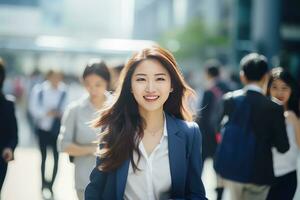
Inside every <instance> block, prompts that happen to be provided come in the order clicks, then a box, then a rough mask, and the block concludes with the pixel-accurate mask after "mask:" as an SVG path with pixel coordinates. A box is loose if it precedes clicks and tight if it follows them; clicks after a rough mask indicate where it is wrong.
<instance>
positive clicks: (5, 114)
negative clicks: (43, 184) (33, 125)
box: [0, 58, 18, 198]
mask: <svg viewBox="0 0 300 200" xmlns="http://www.w3.org/2000/svg"><path fill="white" fill-rule="evenodd" d="M4 80H5V67H4V62H3V60H2V59H1V58H0V113H1V115H0V153H1V154H0V156H1V157H0V198H1V190H2V185H3V182H4V180H5V176H6V172H7V165H8V162H9V161H11V160H13V159H14V150H15V148H16V146H17V143H18V126H17V120H16V116H15V106H14V98H13V97H12V96H8V95H7V96H5V95H4V94H3V92H2V88H3V83H4Z"/></svg>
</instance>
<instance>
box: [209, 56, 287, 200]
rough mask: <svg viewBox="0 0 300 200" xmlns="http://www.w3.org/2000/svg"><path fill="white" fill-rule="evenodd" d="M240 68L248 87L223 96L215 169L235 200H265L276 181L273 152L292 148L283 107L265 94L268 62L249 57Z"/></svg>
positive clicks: (242, 79)
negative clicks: (219, 141) (221, 126)
mask: <svg viewBox="0 0 300 200" xmlns="http://www.w3.org/2000/svg"><path fill="white" fill-rule="evenodd" d="M240 65H241V71H240V78H241V81H242V82H243V84H244V85H245V87H244V89H242V90H237V91H233V92H230V93H227V94H226V95H224V98H223V99H224V101H223V108H224V110H223V114H222V116H223V120H222V122H223V123H224V126H223V128H222V130H221V133H222V140H221V143H220V145H219V146H218V148H217V151H216V157H215V163H214V167H215V170H216V172H217V173H218V174H219V175H221V176H222V177H223V178H224V180H225V187H228V189H229V191H230V193H231V199H232V200H250V199H255V200H264V199H266V197H267V195H268V192H269V189H270V185H271V184H272V181H273V179H274V172H273V158H272V152H271V149H272V147H275V148H276V149H277V150H278V151H279V152H281V153H284V152H286V151H287V150H288V149H289V142H288V138H287V133H286V128H285V119H284V115H283V107H282V106H281V105H279V104H278V103H276V102H273V101H272V100H269V99H268V98H267V97H266V96H265V94H264V89H265V88H266V84H267V81H268V63H267V59H266V58H265V57H264V56H263V55H259V54H257V53H251V54H248V55H246V56H245V57H244V58H243V59H242V60H241V63H240Z"/></svg>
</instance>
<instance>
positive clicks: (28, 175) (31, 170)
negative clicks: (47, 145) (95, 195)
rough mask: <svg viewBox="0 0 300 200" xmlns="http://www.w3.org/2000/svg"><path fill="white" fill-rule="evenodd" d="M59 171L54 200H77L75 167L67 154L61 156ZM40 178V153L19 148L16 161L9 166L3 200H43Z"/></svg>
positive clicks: (34, 149) (35, 150) (32, 149)
mask: <svg viewBox="0 0 300 200" xmlns="http://www.w3.org/2000/svg"><path fill="white" fill-rule="evenodd" d="M47 171H51V170H47ZM58 171H59V173H58V174H57V178H56V180H55V183H54V187H53V190H54V199H55V200H75V199H76V196H75V195H76V194H75V191H74V190H73V188H74V181H73V173H74V166H73V164H71V163H69V161H68V156H67V155H65V154H61V157H60V160H59V169H58ZM40 177H41V176H40V154H39V151H38V150H37V149H36V148H23V147H20V148H17V149H16V152H15V161H13V162H11V163H10V164H9V170H8V173H7V179H6V181H5V183H4V186H3V191H2V200H42V195H41V178H40Z"/></svg>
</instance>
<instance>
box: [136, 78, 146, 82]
mask: <svg viewBox="0 0 300 200" xmlns="http://www.w3.org/2000/svg"><path fill="white" fill-rule="evenodd" d="M144 80H145V79H144V78H137V79H136V81H144Z"/></svg>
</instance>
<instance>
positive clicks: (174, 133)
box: [166, 114, 186, 196]
mask: <svg viewBox="0 0 300 200" xmlns="http://www.w3.org/2000/svg"><path fill="white" fill-rule="evenodd" d="M166 120H167V130H168V149H169V162H170V171H171V180H172V196H181V195H182V194H184V188H185V178H186V177H185V173H186V162H185V161H186V148H185V142H184V139H183V138H181V137H180V134H179V133H180V130H179V129H178V126H177V124H176V122H175V119H173V118H172V117H171V116H169V115H167V114H166Z"/></svg>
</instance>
